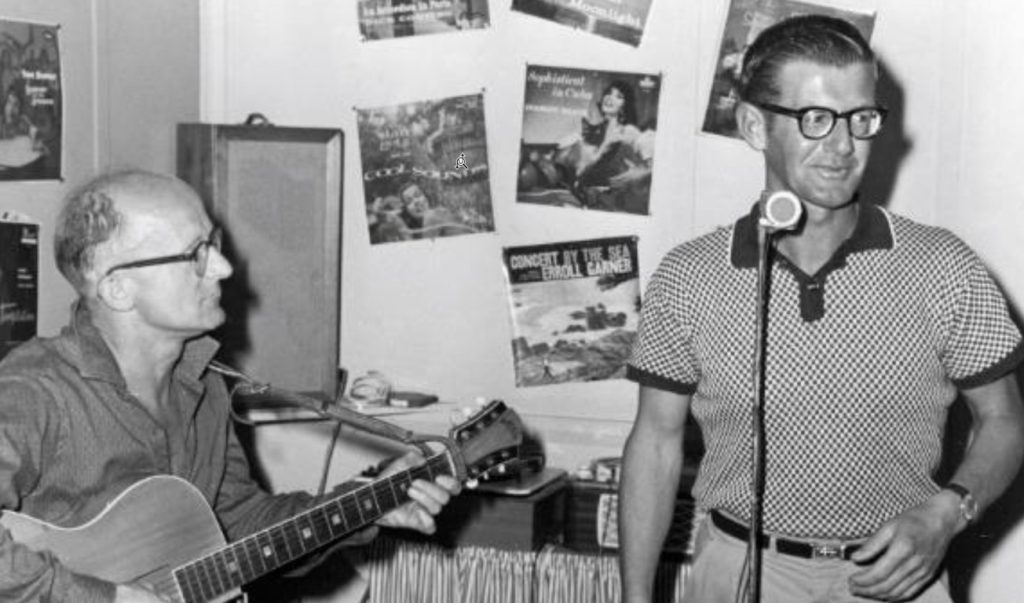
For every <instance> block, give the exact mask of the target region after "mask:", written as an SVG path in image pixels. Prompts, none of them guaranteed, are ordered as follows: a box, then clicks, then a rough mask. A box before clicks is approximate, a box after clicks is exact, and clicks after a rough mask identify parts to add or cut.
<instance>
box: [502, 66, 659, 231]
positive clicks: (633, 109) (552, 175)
mask: <svg viewBox="0 0 1024 603" xmlns="http://www.w3.org/2000/svg"><path fill="white" fill-rule="evenodd" d="M525 87H526V98H525V102H524V104H523V130H522V140H521V144H520V155H519V173H518V177H517V181H516V200H517V201H519V202H521V203H536V204H542V205H555V206H559V207H571V208H577V209H594V210H601V211H613V212H624V213H631V214H647V213H649V211H648V210H649V205H650V203H649V201H650V196H651V177H652V171H653V169H654V135H655V131H656V130H657V118H658V98H659V95H660V92H661V77H660V76H659V75H652V74H645V73H619V72H614V71H593V70H585V69H573V68H568V67H545V66H540V65H529V66H527V68H526V86H525Z"/></svg>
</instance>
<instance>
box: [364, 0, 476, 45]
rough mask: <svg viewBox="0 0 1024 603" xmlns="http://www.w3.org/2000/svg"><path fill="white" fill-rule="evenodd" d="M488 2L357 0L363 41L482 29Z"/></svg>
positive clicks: (465, 0)
mask: <svg viewBox="0 0 1024 603" xmlns="http://www.w3.org/2000/svg"><path fill="white" fill-rule="evenodd" d="M487 2H488V0H359V3H358V10H359V33H360V35H361V36H362V37H363V40H386V39H390V38H404V37H407V36H420V35H425V34H435V33H448V32H455V31H465V30H470V29H483V28H485V27H488V26H489V25H490V23H491V17H490V11H489V10H488V7H487Z"/></svg>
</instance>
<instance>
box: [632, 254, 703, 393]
mask: <svg viewBox="0 0 1024 603" xmlns="http://www.w3.org/2000/svg"><path fill="white" fill-rule="evenodd" d="M677 260H678V254H677V253H675V252H673V253H671V254H669V256H667V257H666V258H665V260H663V261H662V264H661V265H660V266H659V267H658V270H656V271H655V273H654V274H653V275H652V277H651V281H650V282H649V283H648V285H647V289H646V291H645V294H644V299H643V303H642V305H641V310H640V326H639V330H638V334H637V340H636V342H635V344H634V346H633V353H632V357H631V359H630V362H629V366H628V367H627V372H626V376H627V377H628V378H629V379H631V380H633V381H636V382H637V383H639V384H641V385H646V386H651V387H655V388H657V389H663V390H667V391H671V392H675V393H679V394H686V395H689V394H692V393H693V392H694V391H696V389H697V381H698V379H699V377H700V368H699V364H698V362H697V356H696V354H695V353H694V350H693V337H692V334H693V333H692V320H691V317H690V316H689V312H688V311H687V308H688V307H689V304H688V303H687V302H686V300H685V288H684V286H683V284H684V282H685V279H684V277H683V276H682V274H681V270H680V269H679V267H678V262H677Z"/></svg>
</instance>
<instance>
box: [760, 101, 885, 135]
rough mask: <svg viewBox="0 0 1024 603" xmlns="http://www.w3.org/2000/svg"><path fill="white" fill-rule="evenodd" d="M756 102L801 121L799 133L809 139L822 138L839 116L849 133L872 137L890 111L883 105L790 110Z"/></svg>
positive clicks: (833, 127) (762, 106) (830, 130)
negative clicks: (839, 108)
mask: <svg viewBox="0 0 1024 603" xmlns="http://www.w3.org/2000/svg"><path fill="white" fill-rule="evenodd" d="M755 104H756V105H757V106H758V107H760V108H762V109H764V110H766V111H771V112H772V113H778V114H779V115H785V116H788V117H792V118H794V119H796V120H797V123H798V124H800V134H802V135H803V137H804V138H807V139H810V140H821V139H822V138H825V137H826V136H828V135H829V134H831V133H832V130H833V129H835V127H836V122H838V121H839V120H840V119H845V120H846V123H847V127H848V128H849V131H850V136H852V137H854V138H856V139H857V140H868V139H870V138H874V137H875V136H876V135H877V134H878V133H879V132H880V131H881V130H882V124H883V123H884V122H885V116H886V115H887V114H888V113H889V110H888V109H886V108H885V107H882V106H875V107H857V108H856V109H850V110H849V111H845V112H843V113H839V112H838V111H833V110H832V109H829V108H828V107H804V108H802V109H790V108H788V107H781V106H779V105H773V104H771V103H755Z"/></svg>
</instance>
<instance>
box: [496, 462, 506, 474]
mask: <svg viewBox="0 0 1024 603" xmlns="http://www.w3.org/2000/svg"><path fill="white" fill-rule="evenodd" d="M496 469H497V470H498V474H499V475H505V474H506V473H508V467H506V466H505V463H501V464H500V465H498V466H497V467H496Z"/></svg>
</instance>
